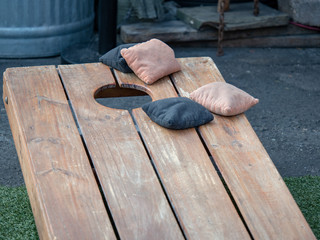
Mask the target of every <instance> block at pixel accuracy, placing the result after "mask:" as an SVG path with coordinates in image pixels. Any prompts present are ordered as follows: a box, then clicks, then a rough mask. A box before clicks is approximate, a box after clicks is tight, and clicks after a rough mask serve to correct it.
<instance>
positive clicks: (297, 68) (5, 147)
mask: <svg viewBox="0 0 320 240" xmlns="http://www.w3.org/2000/svg"><path fill="white" fill-rule="evenodd" d="M174 50H175V53H176V57H192V56H210V57H212V58H213V59H214V61H215V63H216V65H217V66H218V68H219V70H220V71H221V73H222V75H223V76H224V78H225V80H226V81H227V82H228V83H231V84H233V85H235V86H237V87H239V88H241V89H243V90H245V91H247V92H248V93H250V94H251V95H253V96H254V97H257V98H259V100H260V102H259V104H257V105H256V106H254V107H253V108H252V109H250V110H248V111H247V112H246V116H247V117H248V119H249V121H250V123H251V125H252V126H253V128H254V129H255V131H256V133H257V135H258V137H259V138H260V140H261V142H262V144H263V145H264V147H265V148H266V150H267V152H268V153H269V155H270V157H271V159H272V160H273V162H274V164H275V166H276V167H277V169H278V171H279V172H280V174H281V175H282V176H283V177H288V176H305V175H318V176H320V77H319V76H320V48H306V49H300V48H225V49H224V50H225V55H224V56H222V57H217V56H216V49H215V48H178V47H175V48H174ZM58 64H60V57H52V58H38V59H0V72H1V73H3V72H4V71H5V69H6V68H9V67H20V66H34V65H58ZM1 75H2V74H1ZM1 79H2V78H1ZM0 85H1V92H2V82H1V84H0ZM145 99H146V98H141V97H139V98H135V100H134V101H132V99H130V100H129V101H128V100H127V99H125V98H122V99H117V100H115V102H114V103H113V104H116V105H118V106H123V107H124V106H126V105H128V104H129V103H130V104H133V105H134V106H140V105H141V104H142V103H143V102H144V101H145ZM23 184H24V181H23V177H22V173H21V169H20V165H19V160H18V158H17V154H16V150H15V146H14V142H13V139H12V135H11V131H10V126H9V123H8V119H7V116H6V111H5V108H4V105H3V102H2V101H1V102H0V185H7V186H18V185H23Z"/></svg>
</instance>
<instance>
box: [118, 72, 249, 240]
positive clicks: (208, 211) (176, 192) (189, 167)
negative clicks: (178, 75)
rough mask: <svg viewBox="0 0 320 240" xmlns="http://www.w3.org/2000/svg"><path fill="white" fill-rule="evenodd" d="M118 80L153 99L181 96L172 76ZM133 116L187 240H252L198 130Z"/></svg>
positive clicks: (136, 111)
mask: <svg viewBox="0 0 320 240" xmlns="http://www.w3.org/2000/svg"><path fill="white" fill-rule="evenodd" d="M115 75H116V77H117V80H118V83H119V85H120V86H126V87H130V86H131V87H133V88H136V89H143V90H144V91H146V92H148V93H149V95H150V96H151V97H152V99H153V100H158V99H162V98H168V97H176V96H177V93H176V91H175V89H174V88H173V87H172V83H171V82H170V80H169V78H168V77H165V78H163V79H161V80H159V81H157V82H155V83H154V84H152V85H147V84H144V83H143V82H142V81H141V80H139V79H138V78H137V77H135V75H133V74H132V75H128V74H124V73H121V72H119V71H115ZM133 115H134V117H135V119H136V122H137V125H138V126H139V129H140V132H141V135H142V137H143V139H144V142H145V144H146V146H147V149H148V151H149V153H150V155H151V156H152V160H153V163H154V165H155V167H156V169H157V172H158V174H159V176H160V178H161V181H162V184H163V185H164V188H165V190H166V193H167V195H168V197H169V199H170V202H171V204H172V205H173V209H174V210H175V213H176V216H177V218H178V220H179V222H180V225H181V227H182V229H183V230H184V233H185V236H186V237H187V239H250V237H249V234H248V233H247V231H246V229H245V227H244V225H243V223H242V222H241V219H240V217H239V215H238V214H237V212H236V210H235V208H234V206H233V205H232V202H231V200H230V198H229V197H228V194H227V192H226V191H225V189H224V187H223V185H222V182H221V180H220V178H219V176H218V174H217V173H216V171H215V169H214V167H213V165H212V163H211V161H210V158H209V156H208V154H207V152H206V150H205V149H204V147H203V145H202V143H201V140H200V139H199V136H198V134H197V133H196V131H195V129H187V130H180V131H174V130H168V129H165V128H163V127H160V126H159V125H157V124H155V123H154V122H152V121H151V120H150V118H149V117H148V116H147V115H146V114H145V113H144V112H143V110H142V109H141V108H139V109H134V110H133ZM230 226H232V228H230Z"/></svg>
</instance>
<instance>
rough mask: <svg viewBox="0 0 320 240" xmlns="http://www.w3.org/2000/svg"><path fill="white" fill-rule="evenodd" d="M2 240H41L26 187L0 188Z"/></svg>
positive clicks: (0, 233) (0, 231)
mask: <svg viewBox="0 0 320 240" xmlns="http://www.w3.org/2000/svg"><path fill="white" fill-rule="evenodd" d="M0 239H6V240H10V239H14V240H19V239H21V240H22V239H23V240H25V239H28V240H29V239H39V237H38V233H37V230H36V225H35V222H34V218H33V215H32V211H31V206H30V202H29V199H28V195H27V190H26V188H25V187H24V186H23V187H3V186H0Z"/></svg>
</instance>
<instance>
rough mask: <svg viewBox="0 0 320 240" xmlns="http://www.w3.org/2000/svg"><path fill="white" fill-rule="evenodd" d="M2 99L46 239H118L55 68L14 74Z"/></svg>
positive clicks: (7, 76) (19, 70)
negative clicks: (4, 101)
mask: <svg viewBox="0 0 320 240" xmlns="http://www.w3.org/2000/svg"><path fill="white" fill-rule="evenodd" d="M3 90H4V93H3V98H4V99H5V98H7V99H8V104H7V103H5V107H6V110H7V113H8V118H9V122H10V126H11V130H12V134H13V138H14V142H15V145H16V149H17V153H18V156H19V160H20V164H21V168H22V172H23V176H24V180H25V183H26V187H27V190H28V195H29V198H30V203H31V206H32V211H33V214H34V217H35V222H36V225H37V229H38V233H39V237H40V238H41V239H92V238H93V239H115V235H114V232H113V229H112V227H111V224H110V221H109V218H108V215H107V211H106V209H105V206H104V203H103V199H102V197H101V194H100V191H99V188H98V185H97V183H96V181H95V177H94V175H93V173H92V170H91V166H90V164H89V161H88V158H87V155H86V152H85V150H84V148H83V145H82V142H81V139H80V136H79V133H78V130H77V127H76V125H75V122H74V120H73V117H72V113H71V111H70V109H69V106H68V101H67V99H66V96H65V94H64V90H63V87H62V85H61V82H60V79H59V76H58V74H57V72H56V69H55V66H44V67H28V68H12V69H7V70H6V72H5V73H4V87H3Z"/></svg>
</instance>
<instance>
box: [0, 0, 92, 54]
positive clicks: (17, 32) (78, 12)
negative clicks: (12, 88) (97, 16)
mask: <svg viewBox="0 0 320 240" xmlns="http://www.w3.org/2000/svg"><path fill="white" fill-rule="evenodd" d="M93 24H94V0H1V1H0V57H2V58H28V57H48V56H54V55H59V54H60V52H61V51H62V50H63V49H65V48H66V47H68V46H70V45H73V44H76V43H81V42H88V41H89V40H90V38H91V36H92V34H93Z"/></svg>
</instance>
